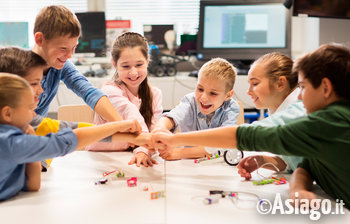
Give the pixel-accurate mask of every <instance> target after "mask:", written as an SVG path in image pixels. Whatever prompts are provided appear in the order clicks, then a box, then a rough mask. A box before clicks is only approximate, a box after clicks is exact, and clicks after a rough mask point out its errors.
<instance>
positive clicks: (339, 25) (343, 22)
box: [319, 18, 350, 48]
mask: <svg viewBox="0 0 350 224" xmlns="http://www.w3.org/2000/svg"><path fill="white" fill-rule="evenodd" d="M319 42H320V44H324V43H328V42H337V43H343V44H345V45H346V46H347V47H349V48H350V19H326V18H321V19H320V32H319Z"/></svg>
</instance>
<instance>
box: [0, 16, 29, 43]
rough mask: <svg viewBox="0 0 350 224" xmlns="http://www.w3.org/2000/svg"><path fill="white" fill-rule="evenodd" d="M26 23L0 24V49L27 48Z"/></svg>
mask: <svg viewBox="0 0 350 224" xmlns="http://www.w3.org/2000/svg"><path fill="white" fill-rule="evenodd" d="M28 36H29V34H28V22H0V47H1V46H4V47H6V46H17V47H22V48H29V41H28Z"/></svg>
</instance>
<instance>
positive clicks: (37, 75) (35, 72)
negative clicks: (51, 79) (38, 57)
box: [23, 66, 44, 106]
mask: <svg viewBox="0 0 350 224" xmlns="http://www.w3.org/2000/svg"><path fill="white" fill-rule="evenodd" d="M43 72H44V67H43V66H38V67H33V68H31V69H29V70H28V72H27V75H26V76H24V77H23V78H24V79H25V80H26V81H27V82H28V83H29V85H30V86H31V87H32V90H33V93H34V103H35V106H37V105H38V103H39V96H40V94H41V93H42V92H43V88H42V87H41V80H42V79H43Z"/></svg>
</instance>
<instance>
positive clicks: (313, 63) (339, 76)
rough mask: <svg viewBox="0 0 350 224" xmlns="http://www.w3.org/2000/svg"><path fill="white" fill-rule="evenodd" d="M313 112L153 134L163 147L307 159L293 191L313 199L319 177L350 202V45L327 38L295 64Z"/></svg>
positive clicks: (297, 173)
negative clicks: (278, 120)
mask: <svg viewBox="0 0 350 224" xmlns="http://www.w3.org/2000/svg"><path fill="white" fill-rule="evenodd" d="M295 71H297V72H298V77H299V85H300V87H301V93H300V95H299V98H300V99H301V100H302V101H303V103H304V106H305V108H306V111H307V113H308V116H306V117H303V118H299V119H298V120H296V121H294V122H291V123H289V124H286V125H284V126H278V127H225V128H217V129H213V130H207V131H201V132H196V133H195V132H193V133H181V134H175V135H174V136H170V135H169V134H165V133H157V134H156V135H155V136H153V141H154V145H155V147H157V148H165V147H166V146H164V145H163V144H160V142H162V143H164V144H167V145H169V146H170V147H173V146H176V145H201V146H216V147H227V148H232V147H236V146H237V147H238V149H240V150H259V151H269V152H273V153H279V154H285V155H297V156H303V157H304V159H303V161H302V163H301V164H299V167H298V168H297V169H296V170H295V171H294V173H293V175H292V177H291V179H290V196H291V197H292V198H295V193H296V192H299V198H298V199H313V198H316V195H315V194H314V193H312V192H311V188H312V183H313V180H315V181H316V182H317V183H318V184H319V185H320V186H321V187H322V188H323V190H324V191H325V192H326V193H327V194H329V195H330V196H332V197H333V198H334V199H341V200H343V201H344V202H345V204H346V205H345V206H346V207H347V208H350V206H349V205H350V193H349V188H350V179H349V178H347V177H348V175H349V172H350V165H349V163H348V161H347V160H346V158H350V151H349V149H350V90H349V86H350V50H349V49H347V48H345V47H343V46H340V45H335V44H325V45H322V46H321V47H319V48H318V49H316V50H315V51H313V52H311V53H309V54H307V55H305V56H303V57H302V58H301V59H299V60H298V61H297V63H296V65H295Z"/></svg>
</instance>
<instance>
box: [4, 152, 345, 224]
mask: <svg viewBox="0 0 350 224" xmlns="http://www.w3.org/2000/svg"><path fill="white" fill-rule="evenodd" d="M131 156H132V154H131V153H129V152H114V153H96V152H85V151H77V152H74V153H72V154H69V155H67V156H65V157H60V158H56V159H54V160H53V163H52V166H51V168H50V169H49V171H48V172H47V173H43V175H42V187H41V190H40V191H39V192H21V193H20V194H19V195H17V196H15V197H13V198H11V199H10V200H7V201H4V202H1V203H0V223H1V224H8V223H33V224H48V223H50V224H51V223H53V224H56V223H57V224H58V223H59V224H62V223H65V224H70V223H84V224H90V223H91V224H97V223H98V224H99V223H152V224H154V223H167V224H168V223H169V224H171V223H220V224H221V223H257V222H259V223H260V222H266V223H311V221H310V220H309V218H308V216H307V215H260V214H258V212H257V211H256V208H246V209H240V208H237V207H236V206H235V204H233V203H232V201H230V200H229V199H226V198H225V199H220V200H219V202H218V203H215V204H212V205H205V204H204V203H203V197H205V196H207V195H208V191H209V190H220V189H221V190H229V191H248V192H252V193H256V194H257V195H258V196H259V197H260V198H264V199H270V200H273V198H274V196H275V193H280V194H281V195H282V198H284V199H285V198H287V197H288V187H289V186H288V184H286V185H273V184H270V185H264V186H254V185H253V184H252V182H247V181H242V178H240V177H239V176H238V174H237V168H235V167H230V166H228V165H227V164H226V163H224V162H220V160H216V161H212V162H202V163H199V164H195V163H194V162H193V160H180V161H167V162H165V167H164V162H162V161H160V164H159V165H156V166H154V167H152V168H146V167H140V168H138V167H136V166H135V165H132V166H129V165H127V162H128V161H129V159H130V158H131ZM114 169H118V170H121V171H124V172H125V174H126V176H127V177H132V176H135V177H138V186H137V187H128V186H127V184H126V179H115V180H113V181H111V182H110V183H109V184H107V185H95V184H94V182H95V181H96V180H97V179H99V178H100V177H101V175H102V173H103V172H105V171H111V170H114ZM145 186H147V187H148V188H149V191H143V188H144V187H145ZM161 190H165V191H166V197H165V198H159V199H156V200H151V199H150V195H151V192H153V191H161ZM319 194H320V195H321V196H322V192H319ZM349 220H350V214H349V212H348V211H347V210H346V214H345V215H329V216H323V217H321V219H320V220H319V221H318V222H317V223H349ZM314 223H315V222H314Z"/></svg>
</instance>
